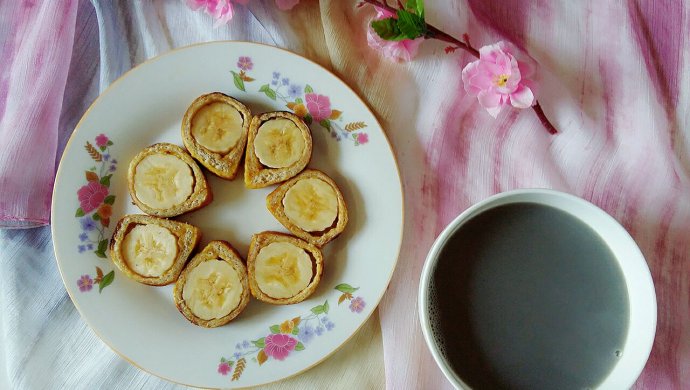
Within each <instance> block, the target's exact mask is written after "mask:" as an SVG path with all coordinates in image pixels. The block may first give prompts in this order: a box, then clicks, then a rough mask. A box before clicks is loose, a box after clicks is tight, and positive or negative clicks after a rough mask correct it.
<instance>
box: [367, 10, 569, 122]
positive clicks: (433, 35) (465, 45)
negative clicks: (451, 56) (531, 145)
mask: <svg viewBox="0 0 690 390" xmlns="http://www.w3.org/2000/svg"><path fill="white" fill-rule="evenodd" d="M364 3H368V4H371V5H374V6H376V7H380V8H383V9H385V10H387V11H390V12H392V13H394V14H395V13H397V12H398V9H396V8H395V7H391V6H390V5H388V4H386V2H385V0H382V1H378V0H362V2H361V3H360V4H364ZM426 29H427V33H426V35H425V36H424V39H438V40H439V41H443V42H448V43H451V44H453V45H455V47H453V50H448V48H449V47H447V48H446V53H449V52H453V51H455V49H458V48H460V49H464V50H465V51H467V52H468V53H470V54H472V55H473V56H475V57H477V58H479V50H477V49H475V48H474V47H472V46H471V45H470V40H469V36H468V35H467V34H463V38H464V39H465V41H464V42H463V41H461V40H459V39H457V38H455V37H453V36H452V35H450V34H448V33H446V32H444V31H441V30H440V29H438V28H436V27H434V26H432V25H430V24H429V23H427V24H426ZM532 109H534V112H535V113H536V114H537V117H538V118H539V121H540V122H541V124H542V125H543V126H544V127H545V128H546V130H547V131H548V132H549V133H550V134H556V133H558V130H556V128H555V127H554V126H553V124H551V121H549V118H547V117H546V114H544V110H543V109H542V108H541V105H539V102H537V103H536V104H535V105H534V106H532Z"/></svg>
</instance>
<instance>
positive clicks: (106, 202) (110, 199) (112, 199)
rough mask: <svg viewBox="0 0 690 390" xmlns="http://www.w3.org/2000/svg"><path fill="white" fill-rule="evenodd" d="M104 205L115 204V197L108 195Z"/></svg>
mask: <svg viewBox="0 0 690 390" xmlns="http://www.w3.org/2000/svg"><path fill="white" fill-rule="evenodd" d="M103 203H105V204H113V203H115V195H108V196H106V197H105V199H103Z"/></svg>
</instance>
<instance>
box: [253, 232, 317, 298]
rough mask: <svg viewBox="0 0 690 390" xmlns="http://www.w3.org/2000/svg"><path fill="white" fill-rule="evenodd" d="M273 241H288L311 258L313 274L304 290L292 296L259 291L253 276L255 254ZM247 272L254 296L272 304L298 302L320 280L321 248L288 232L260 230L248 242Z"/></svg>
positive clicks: (312, 290) (309, 292) (307, 294)
mask: <svg viewBox="0 0 690 390" xmlns="http://www.w3.org/2000/svg"><path fill="white" fill-rule="evenodd" d="M273 242H288V243H291V244H294V245H296V246H298V247H300V248H302V249H304V250H305V251H307V253H308V254H309V257H310V258H311V260H312V270H313V273H314V274H313V275H312V279H311V281H310V282H309V285H307V287H306V288H305V289H304V290H302V291H300V292H299V293H298V294H297V295H295V296H293V297H290V298H273V297H271V296H269V295H267V294H266V293H264V292H263V291H261V289H260V288H259V285H258V283H257V282H256V278H255V276H254V275H255V268H254V267H255V263H256V256H258V254H259V251H260V250H261V248H263V247H265V246H267V245H268V244H270V243H273ZM247 273H248V275H249V288H250V290H251V292H252V295H253V296H254V298H256V299H258V300H260V301H263V302H266V303H271V304H274V305H290V304H293V303H299V302H302V301H303V300H305V299H307V298H308V297H309V296H310V295H311V294H313V293H314V291H315V290H316V287H317V286H318V284H319V282H320V281H321V275H322V274H323V255H322V254H321V250H320V249H319V248H317V247H316V246H314V245H312V244H310V243H308V242H306V241H303V240H300V239H299V238H297V237H294V236H291V235H289V234H285V233H279V232H271V231H266V232H261V233H257V234H254V235H253V236H252V240H251V242H250V243H249V254H248V255H247Z"/></svg>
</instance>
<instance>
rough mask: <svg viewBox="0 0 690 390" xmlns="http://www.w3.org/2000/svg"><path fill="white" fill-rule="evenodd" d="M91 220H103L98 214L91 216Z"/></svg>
mask: <svg viewBox="0 0 690 390" xmlns="http://www.w3.org/2000/svg"><path fill="white" fill-rule="evenodd" d="M91 218H93V220H94V221H100V220H101V216H100V215H98V213H94V214H93V215H92V216H91Z"/></svg>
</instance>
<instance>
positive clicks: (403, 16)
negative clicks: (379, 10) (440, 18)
mask: <svg viewBox="0 0 690 390" xmlns="http://www.w3.org/2000/svg"><path fill="white" fill-rule="evenodd" d="M398 28H399V29H400V34H401V35H403V36H404V37H405V38H407V39H415V38H419V37H421V36H424V34H426V23H424V19H422V18H421V17H420V16H418V15H415V14H413V13H409V12H407V11H405V10H402V9H399V10H398Z"/></svg>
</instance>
